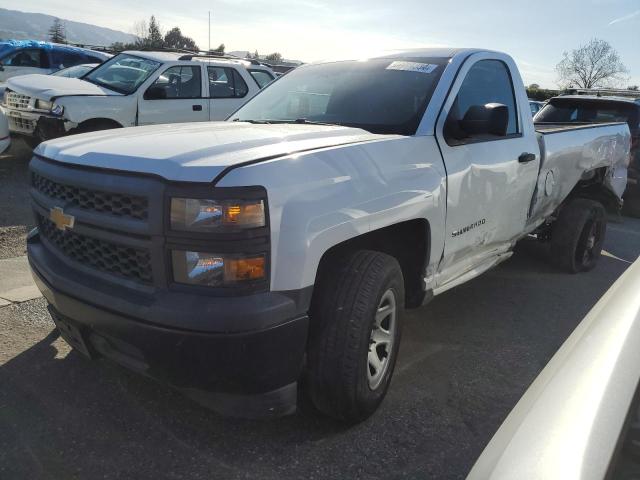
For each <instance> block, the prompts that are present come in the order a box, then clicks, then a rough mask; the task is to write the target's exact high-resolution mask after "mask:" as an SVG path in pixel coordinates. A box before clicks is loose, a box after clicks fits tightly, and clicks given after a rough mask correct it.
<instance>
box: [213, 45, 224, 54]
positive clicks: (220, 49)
mask: <svg viewBox="0 0 640 480" xmlns="http://www.w3.org/2000/svg"><path fill="white" fill-rule="evenodd" d="M225 48H226V47H225V46H224V43H221V44H220V45H218V48H214V49H212V50H211V53H217V54H219V55H223V54H224V49H225Z"/></svg>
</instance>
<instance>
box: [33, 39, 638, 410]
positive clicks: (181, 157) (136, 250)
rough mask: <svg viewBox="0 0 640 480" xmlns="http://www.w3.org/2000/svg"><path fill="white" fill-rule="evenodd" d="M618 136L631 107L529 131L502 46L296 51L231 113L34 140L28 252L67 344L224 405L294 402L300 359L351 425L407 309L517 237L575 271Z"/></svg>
mask: <svg viewBox="0 0 640 480" xmlns="http://www.w3.org/2000/svg"><path fill="white" fill-rule="evenodd" d="M99 70H100V68H98V69H96V70H94V73H95V72H98V71H99ZM147 85H149V86H150V83H147ZM147 88H148V87H147ZM629 143H630V137H629V127H628V126H627V124H626V123H619V124H611V125H589V126H576V125H573V126H569V127H563V128H553V129H549V130H547V129H540V130H539V131H537V132H536V130H534V126H533V122H532V118H531V112H530V109H529V104H528V101H527V96H526V92H525V89H524V85H523V83H522V80H521V78H520V74H519V72H518V69H517V67H516V65H515V63H514V61H513V60H512V59H511V57H509V56H508V55H506V54H503V53H498V52H490V51H483V50H455V49H454V50H451V49H442V50H439V49H426V50H418V51H415V50H412V51H410V52H406V53H399V54H396V55H392V56H387V57H381V58H371V59H369V60H366V61H344V62H329V63H321V64H312V65H304V66H301V67H299V68H297V69H295V70H293V71H291V72H289V73H287V74H286V75H284V76H282V77H281V78H280V79H278V80H277V81H276V82H274V83H273V84H271V85H270V86H269V87H268V88H266V89H264V90H263V91H262V92H261V93H260V94H258V95H257V96H256V97H254V98H253V99H251V100H250V101H249V102H248V103H247V104H246V105H244V106H243V107H242V108H240V109H239V110H238V111H237V112H235V113H234V114H233V115H231V116H230V117H229V119H228V121H227V122H218V123H206V124H189V125H159V126H148V127H140V128H129V129H126V128H125V129H122V130H119V131H107V132H93V133H87V134H83V135H78V136H73V137H67V138H59V139H56V140H52V141H48V142H44V143H43V144H41V145H40V146H39V147H38V148H37V149H36V151H35V156H34V158H33V159H32V161H31V164H30V169H31V177H30V178H31V181H32V188H31V192H32V200H33V203H32V204H33V209H34V212H35V216H36V222H37V225H38V229H37V230H35V231H34V232H32V233H31V234H30V236H29V239H28V257H29V262H30V265H31V267H32V269H33V274H34V277H35V281H36V283H37V285H38V287H39V288H40V289H41V291H42V292H43V295H44V296H45V297H46V299H47V301H48V302H49V304H50V305H51V309H50V311H51V312H52V316H53V318H54V320H55V322H56V324H57V325H58V326H59V329H60V332H61V334H62V336H63V337H64V338H66V339H67V341H68V342H69V343H70V344H71V345H72V346H73V347H74V348H75V349H77V350H78V351H79V352H83V353H84V354H86V355H88V356H94V355H96V356H103V357H106V358H109V359H112V360H114V361H116V362H119V363H121V364H123V365H126V366H127V367H129V368H131V369H133V370H137V371H139V372H143V373H145V374H147V375H151V376H153V377H156V378H159V379H161V380H162V381H165V382H167V383H169V384H171V385H174V386H175V387H177V388H179V389H181V390H182V391H184V392H185V393H187V394H189V395H191V396H193V397H194V398H197V399H198V400H199V401H201V402H203V403H206V404H208V405H209V406H211V407H213V408H215V409H217V410H219V411H222V412H224V413H228V414H232V415H242V416H265V415H283V414H286V413H290V412H292V411H293V410H295V408H296V399H297V392H298V380H299V379H300V378H301V376H302V375H304V377H305V378H306V384H305V388H306V389H307V390H306V391H307V392H308V393H309V395H310V397H311V399H312V401H313V402H314V404H315V405H316V406H317V407H318V409H320V410H321V411H322V412H324V413H326V414H327V415H330V416H333V417H336V418H339V419H342V420H344V421H348V422H356V421H361V420H363V419H365V418H366V417H368V416H369V415H371V414H372V413H373V412H374V411H375V410H376V408H377V407H378V405H379V404H380V402H381V401H382V399H383V398H384V396H385V394H386V391H387V388H388V386H389V382H390V380H391V376H392V372H393V369H394V364H395V361H396V357H397V354H398V348H399V342H400V334H401V329H402V318H403V312H404V310H405V308H415V307H418V306H420V305H422V304H423V303H424V302H426V301H428V300H429V299H430V298H432V297H433V296H435V295H439V294H441V293H443V292H445V291H447V290H449V289H451V288H453V287H455V286H457V285H460V284H461V283H463V282H466V281H468V280H470V279H472V278H474V277H476V276H478V275H480V274H481V273H483V272H485V271H487V270H489V269H490V268H492V267H493V266H495V265H497V264H499V263H501V262H502V261H504V260H506V259H508V258H509V257H510V256H511V254H512V253H511V252H512V248H513V247H514V245H515V243H516V242H517V241H518V240H519V239H521V238H523V237H524V236H526V235H528V234H537V235H539V238H540V239H541V240H547V241H549V242H550V244H551V251H552V259H553V262H555V264H556V265H557V266H558V267H559V268H562V269H564V270H565V271H567V272H574V273H575V272H583V271H587V270H590V269H592V268H594V267H595V265H596V263H597V261H598V259H599V257H600V251H601V247H602V242H603V240H604V235H605V230H606V219H605V207H609V208H611V209H616V208H617V207H618V206H619V204H620V196H621V195H622V192H623V191H624V187H625V185H626V162H627V159H628V155H629Z"/></svg>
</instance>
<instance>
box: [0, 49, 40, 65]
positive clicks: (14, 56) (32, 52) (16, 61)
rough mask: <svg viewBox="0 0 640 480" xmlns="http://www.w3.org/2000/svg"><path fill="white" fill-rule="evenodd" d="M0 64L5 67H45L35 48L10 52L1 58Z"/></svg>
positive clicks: (38, 51)
mask: <svg viewBox="0 0 640 480" xmlns="http://www.w3.org/2000/svg"><path fill="white" fill-rule="evenodd" d="M2 64H3V65H5V66H7V67H35V68H45V67H44V65H43V62H42V58H41V56H40V50H39V49H37V48H30V49H23V50H18V51H17V52H13V53H10V54H9V55H7V56H6V57H4V58H3V59H2Z"/></svg>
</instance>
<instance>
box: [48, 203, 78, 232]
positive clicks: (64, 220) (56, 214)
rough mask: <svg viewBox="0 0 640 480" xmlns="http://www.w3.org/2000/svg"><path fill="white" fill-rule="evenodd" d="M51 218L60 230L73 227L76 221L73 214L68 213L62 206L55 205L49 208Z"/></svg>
mask: <svg viewBox="0 0 640 480" xmlns="http://www.w3.org/2000/svg"><path fill="white" fill-rule="evenodd" d="M49 220H51V221H52V222H53V223H54V224H55V226H56V228H57V229H58V230H66V229H67V228H73V224H74V222H75V221H76V219H75V217H74V216H73V215H67V214H66V213H64V210H62V209H61V208H60V207H53V208H52V209H51V210H49Z"/></svg>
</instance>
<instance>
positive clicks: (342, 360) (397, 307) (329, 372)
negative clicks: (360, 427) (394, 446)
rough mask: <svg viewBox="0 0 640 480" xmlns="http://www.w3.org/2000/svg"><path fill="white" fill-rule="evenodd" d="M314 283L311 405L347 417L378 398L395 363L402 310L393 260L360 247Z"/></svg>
mask: <svg viewBox="0 0 640 480" xmlns="http://www.w3.org/2000/svg"><path fill="white" fill-rule="evenodd" d="M336 265H339V266H336V267H334V268H331V269H330V270H329V271H327V272H326V273H325V274H324V275H323V276H322V278H321V280H320V284H319V285H318V286H317V288H318V290H316V295H315V296H314V301H313V305H312V310H311V317H312V318H311V320H312V331H311V335H310V343H309V351H308V388H309V395H310V397H311V400H312V401H313V403H314V404H315V406H316V407H317V408H318V409H319V410H320V411H321V412H323V413H325V414H326V415H329V416H331V417H334V418H337V419H340V420H344V421H347V422H359V421H362V420H364V419H366V418H367V417H369V416H370V415H371V414H372V413H373V412H374V411H375V410H376V409H377V408H378V406H379V405H380V403H381V402H382V400H383V398H384V396H385V394H386V392H387V389H388V387H389V382H390V381H391V376H392V374H393V369H394V366H395V362H396V358H397V355H398V347H399V344H400V334H401V326H402V324H401V322H402V314H403V312H404V280H403V277H402V270H401V269H400V265H399V264H398V262H397V260H396V259H395V258H393V257H391V256H389V255H386V254H384V253H380V252H374V251H368V250H360V251H357V252H354V253H352V254H350V255H348V256H347V257H344V258H343V259H341V260H339V259H336Z"/></svg>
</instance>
